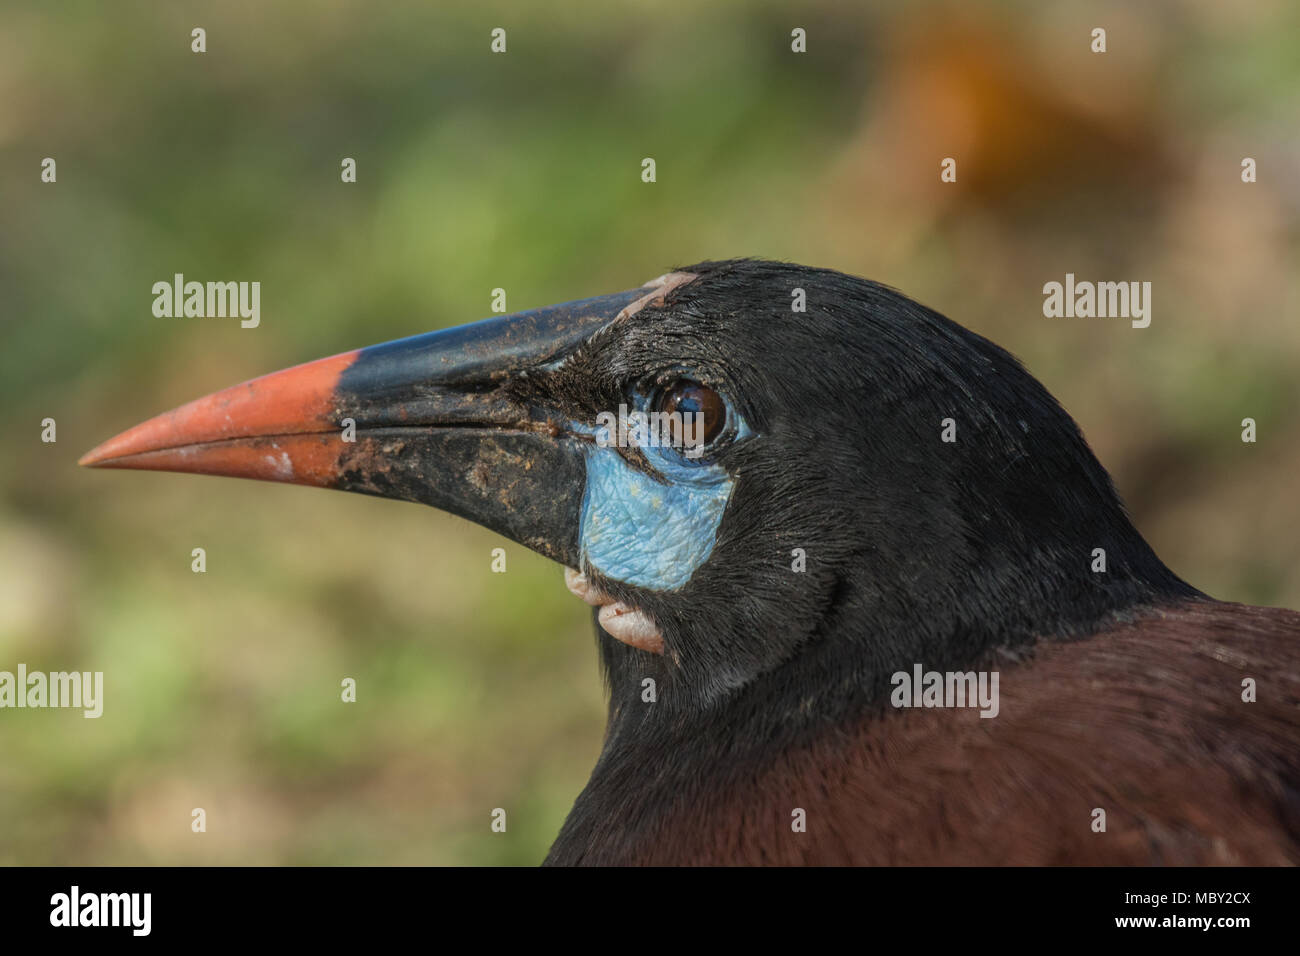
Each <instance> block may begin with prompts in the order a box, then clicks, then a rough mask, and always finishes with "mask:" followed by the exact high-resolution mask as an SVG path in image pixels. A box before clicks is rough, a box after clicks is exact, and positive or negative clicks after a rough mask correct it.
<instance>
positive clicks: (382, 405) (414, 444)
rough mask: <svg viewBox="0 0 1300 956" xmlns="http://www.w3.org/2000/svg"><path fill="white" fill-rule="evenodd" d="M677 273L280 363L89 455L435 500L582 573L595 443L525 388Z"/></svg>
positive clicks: (658, 293) (95, 461) (100, 460)
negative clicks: (586, 494)
mask: <svg viewBox="0 0 1300 956" xmlns="http://www.w3.org/2000/svg"><path fill="white" fill-rule="evenodd" d="M675 278H676V277H675V276H669V277H664V279H661V280H656V282H657V283H658V285H656V284H654V283H652V284H650V285H648V286H645V287H642V288H639V289H634V290H631V291H628V292H622V293H617V294H614V295H607V296H600V297H598V298H594V299H584V300H582V301H579V302H570V303H566V304H564V305H556V306H550V307H548V308H544V309H536V310H533V311H529V312H520V313H517V314H515V315H509V316H499V317H494V318H491V319H485V320H483V321H481V322H475V323H472V324H470V325H463V326H459V327H456V328H451V329H446V330H444V331H439V332H430V333H428V334H427V335H417V336H413V337H411V338H406V339H400V340H397V341H394V342H388V343H385V344H383V345H376V346H372V347H370V348H365V349H360V350H357V351H354V352H345V353H343V354H342V355H335V356H332V357H330V358H325V359H320V360H319V361H316V362H310V363H308V364H306V365H299V366H296V367H294V368H290V369H285V370H284V371H281V372H275V373H273V374H271V375H266V376H263V377H262V378H257V379H253V380H252V381H250V382H245V383H244V384H242V385H236V386H234V387H232V388H227V389H225V390H223V391H220V392H215V393H213V394H212V395H209V396H207V397H206V398H200V399H198V400H196V401H193V402H190V403H189V404H188V405H182V406H181V407H179V408H177V409H174V410H173V411H170V412H166V413H165V414H162V415H159V416H158V417H156V418H152V419H150V420H149V421H146V422H144V423H143V424H140V425H137V426H135V427H134V428H131V429H129V430H127V431H125V432H123V433H122V434H120V435H118V436H117V437H115V438H111V439H109V440H108V441H106V442H104V443H103V444H102V445H100V446H99V447H98V448H96V449H94V450H93V451H91V452H90V453H89V454H87V455H85V456H84V457H83V458H82V459H81V464H82V465H89V466H92V467H97V468H136V469H145V470H151V471H180V472H194V473H197V474H207V475H225V476H228V477H234V478H257V479H261V480H263V481H281V482H291V483H294V484H300V485H317V486H320V487H323V488H337V489H341V490H344V491H357V492H361V493H364V494H371V495H378V496H380V497H384V498H397V499H401V500H406V501H417V502H422V503H424V504H429V505H433V506H434V507H436V508H440V509H442V510H444V511H449V512H452V513H453V514H457V515H460V516H461V517H463V518H467V519H469V520H470V521H474V522H476V523H478V524H481V525H483V526H485V527H487V528H490V529H492V530H493V531H496V532H498V533H500V534H503V535H506V536H507V537H509V538H511V539H512V540H514V541H516V542H518V543H520V544H523V545H525V546H527V547H529V548H532V549H533V550H535V551H538V552H540V553H541V554H544V555H546V556H547V557H550V558H554V559H555V560H557V561H560V562H562V563H564V564H566V565H568V566H569V567H578V566H579V549H578V535H579V512H580V508H581V502H582V495H583V490H584V487H585V484H586V466H585V460H584V453H583V446H584V444H585V443H589V442H590V439H589V438H587V437H584V436H583V435H581V434H579V433H577V432H575V430H574V429H573V428H572V423H571V422H569V421H568V420H567V419H565V418H564V417H563V416H561V415H560V414H559V413H558V412H556V411H555V410H552V409H547V408H542V407H538V406H536V405H535V404H533V403H530V402H529V401H528V400H527V399H519V398H516V397H515V396H516V395H520V394H523V390H522V389H520V388H518V387H512V386H518V385H519V383H520V381H521V380H523V379H525V378H527V376H529V375H530V374H538V373H539V372H540V371H541V370H543V369H544V368H545V367H547V366H548V365H551V364H552V363H555V362H558V361H560V360H562V359H564V358H565V356H567V355H569V354H570V353H572V352H573V351H574V350H575V349H577V348H578V347H579V346H580V345H581V344H582V343H584V342H586V341H587V340H588V339H589V338H590V337H591V336H592V335H593V334H594V333H595V332H597V331H598V330H599V329H601V328H603V327H604V326H605V325H608V324H609V323H611V322H613V321H615V320H616V319H618V318H620V317H622V316H626V315H629V314H631V313H632V312H635V311H637V310H639V309H640V308H642V307H644V306H645V305H647V304H651V303H653V302H655V301H656V300H658V301H659V302H662V298H663V295H664V294H665V293H666V292H667V291H668V289H669V288H671V287H672V286H673V285H675V284H680V281H677V282H674V281H671V280H673V279H675ZM666 280H668V281H666Z"/></svg>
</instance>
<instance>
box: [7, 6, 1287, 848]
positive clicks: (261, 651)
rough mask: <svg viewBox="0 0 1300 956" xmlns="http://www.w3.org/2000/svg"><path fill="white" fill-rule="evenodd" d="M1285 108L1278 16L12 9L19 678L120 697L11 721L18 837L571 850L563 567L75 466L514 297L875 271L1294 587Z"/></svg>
mask: <svg viewBox="0 0 1300 956" xmlns="http://www.w3.org/2000/svg"><path fill="white" fill-rule="evenodd" d="M196 26H201V27H203V28H205V29H206V31H207V52H206V53H204V54H201V55H200V54H194V53H192V52H190V31H191V29H192V28H194V27H196ZM1096 26H1102V27H1105V28H1106V29H1107V30H1108V48H1109V49H1108V52H1107V53H1105V54H1094V53H1092V52H1090V49H1089V45H1090V31H1091V30H1092V28H1093V27H1096ZM494 27H504V28H505V29H506V30H507V53H506V54H504V55H494V54H492V53H490V52H489V33H490V31H491V29H492V28H494ZM795 27H802V28H804V29H805V30H806V31H807V37H808V40H807V43H808V52H807V53H806V54H801V55H800V54H795V53H792V52H791V50H790V32H791V30H792V29H793V28H795ZM1298 113H1300V7H1298V6H1297V5H1296V4H1295V3H1291V2H1284V0H1277V2H1262V0H1261V2H1250V3H1240V2H1239V3H1233V4H1222V3H1218V2H1211V0H1204V2H1189V3H1152V4H1142V5H1136V4H1131V3H1128V2H1103V3H1093V4H1087V5H1086V8H1085V7H1084V5H1080V4H1037V3H1027V2H1026V3H1018V4H996V5H988V6H983V7H981V6H978V5H975V4H965V3H963V4H957V5H949V4H935V3H908V4H906V5H905V6H904V5H903V4H898V5H896V6H895V5H890V6H883V5H881V6H868V5H864V4H859V3H848V2H844V3H837V2H809V3H803V4H788V3H775V2H773V3H737V2H719V3H710V4H707V5H702V4H699V3H696V2H687V0H676V2H662V3H652V2H643V3H632V4H625V5H618V6H615V5H611V4H604V3H598V2H594V0H584V2H575V3H558V4H518V3H516V4H504V3H494V2H486V3H473V4H470V3H461V4H433V3H428V2H406V3H386V4H373V3H364V2H349V3H344V2H329V0H326V2H321V0H311V2H306V0H303V2H290V3H277V4H263V3H254V2H242V3H229V2H221V3H217V2H194V3H186V4H164V3H140V2H114V3H112V4H103V3H98V2H95V3H91V2H84V3H63V4H49V3H43V2H19V3H15V2H12V0H10V2H7V3H6V4H5V6H4V8H3V11H2V12H0V217H2V219H0V222H2V225H0V329H2V332H0V335H2V338H0V342H2V345H3V351H2V352H0V396H2V398H3V403H4V414H3V456H2V457H0V669H7V670H14V669H15V668H16V666H17V664H18V663H19V662H24V663H26V664H27V665H28V667H29V668H30V669H33V670H36V669H42V670H63V669H77V670H103V671H105V672H106V676H105V680H106V684H107V686H106V691H105V712H104V716H103V717H102V718H100V719H99V720H86V719H84V718H83V717H82V716H81V714H80V712H79V711H64V710H43V711H40V710H22V711H18V710H6V711H0V863H5V864H16V863H24V864H35V863H60V864H72V863H77V864H139V863H144V864H149V863H183V864H184V863H195V864H198V863H233V864H244V863H249V864H266V863H362V864H378V863H396V864H416V863H437V864H448V863H475V864H497V863H505V864H531V863H536V862H538V861H540V860H541V858H542V857H543V855H544V854H545V851H546V848H547V847H548V845H549V843H550V841H551V839H552V838H553V837H554V835H555V833H556V832H557V830H558V828H559V825H560V822H561V821H562V819H563V817H564V815H565V813H566V812H567V810H568V808H569V806H570V805H571V803H572V801H573V799H574V797H575V796H576V795H577V793H578V790H579V789H580V787H581V785H582V783H583V782H584V781H585V779H586V775H587V773H588V772H589V770H590V768H591V766H592V764H593V762H594V760H595V757H596V754H597V753H598V750H599V746H600V738H601V731H602V725H603V704H602V692H601V686H600V681H599V676H598V670H597V666H596V658H595V654H594V651H593V639H592V636H591V625H590V619H589V616H588V611H587V608H586V607H585V606H584V605H581V604H580V603H579V602H577V601H576V600H574V599H573V598H572V597H571V596H570V595H568V594H567V592H566V591H565V590H564V587H563V584H562V575H561V570H560V568H559V567H558V566H555V565H552V564H550V563H548V562H546V561H545V560H543V559H541V558H539V557H536V556H534V555H532V554H531V553H529V552H526V551H524V550H523V549H522V548H520V547H517V546H515V545H513V544H510V543H508V542H505V541H503V540H501V539H498V538H496V537H494V536H493V535H491V534H489V533H487V532H484V531H481V530H479V529H477V528H475V527H472V526H470V525H468V524H466V523H464V522H462V521H459V520H457V519H453V518H449V517H446V516H443V515H440V514H438V513H436V512H434V511H432V510H429V509H422V508H420V507H417V506H415V505H409V504H399V503H396V502H391V501H382V500H373V499H368V498H364V497H361V496H352V495H349V496H344V495H337V494H327V493H325V492H322V491H318V490H313V489H305V488H298V487H286V486H274V485H267V484H258V483H252V482H237V481H228V480H219V479H212V478H200V477H193V476H180V475H166V474H149V473H129V472H85V471H81V470H78V469H77V468H76V466H75V461H76V459H77V457H78V456H79V455H80V454H81V453H82V452H84V451H86V450H87V449H89V448H90V447H91V446H93V445H95V444H97V443H98V442H100V441H101V440H103V439H105V438H107V437H109V436H110V435H113V434H115V433H116V432H118V431H120V430H122V429H123V428H125V427H127V426H129V425H133V424H135V423H136V422H138V421H141V420H143V419H144V418H146V417H149V416H151V415H153V414H155V413H157V412H159V411H161V410H163V409H166V408H169V407H172V406H174V405H176V404H179V403H181V402H183V401H186V400H189V399H191V398H195V397H197V396H199V395H201V394H205V393H207V392H209V391H211V390H214V389H217V388H221V387H223V386H226V385H230V384H233V383H235V382H237V381H241V380H243V379H246V378H250V377H252V376H254V375H257V374H261V373H263V372H267V371H270V370H273V369H277V368H280V367H282V366H286V365H290V364H295V363H297V362H300V361H304V360H307V359H311V358H316V357H319V356H323V355H327V354H330V353H333V352H337V351H341V350H344V349H349V348H353V347H356V346H361V345H368V344H372V343H375V342H379V341H383V340H386V339H389V338H393V337H398V336H403V335H408V334H413V333H417V332H423V331H426V330H429V329H433V328H437V327H440V326H443V325H451V324H458V323H461V322H464V321H468V320H471V319H475V318H479V317H482V316H484V315H487V314H488V313H489V310H490V293H491V290H492V289H493V288H496V287H503V288H505V289H506V290H507V295H508V304H509V307H510V308H511V309H512V310H514V309H523V308H530V307H534V306H539V305H544V304H548V303H551V302H557V301H563V300H568V299H574V298H580V297H585V296H589V295H595V294H599V293H603V292H611V291H617V290H620V289H625V288H629V287H631V286H634V285H637V284H639V283H641V282H643V281H645V280H646V279H649V278H650V277H652V276H655V275H658V274H660V273H662V272H664V271H666V270H667V269H669V268H670V267H672V266H674V265H679V264H685V263H690V262H692V261H695V260H699V259H704V258H710V257H713V258H722V257H730V256H739V255H750V256H766V257H772V258H783V259H790V260H794V261H799V262H804V263H808V264H812V265H821V266H829V267H833V268H837V269H841V270H844V271H847V272H852V273H856V274H859V275H866V276H870V277H872V278H875V279H879V280H881V281H884V282H887V283H889V284H891V285H894V286H896V287H898V288H900V289H902V290H904V291H905V292H907V293H908V294H910V295H912V296H913V297H915V298H917V299H920V300H921V301H923V302H926V303H927V304H929V305H932V306H934V307H936V308H938V309H940V310H941V311H943V312H945V313H946V314H948V315H949V316H951V317H952V318H954V319H956V320H957V321H959V322H961V323H963V324H965V325H967V326H968V327H970V328H972V329H975V330H976V331H979V332H981V333H983V334H985V335H987V336H989V337H991V338H993V339H994V340H995V341H997V342H999V343H1000V344H1002V345H1004V346H1006V347H1007V348H1009V349H1011V350H1012V351H1013V352H1015V353H1016V354H1018V355H1019V356H1020V357H1021V358H1022V359H1023V360H1024V361H1025V362H1026V364H1027V365H1028V367H1029V368H1030V370H1031V371H1032V372H1033V373H1035V374H1036V375H1037V376H1038V377H1039V378H1041V379H1042V380H1043V381H1044V383H1045V384H1046V385H1047V386H1048V387H1049V388H1050V389H1051V390H1052V391H1053V392H1054V393H1055V394H1056V396H1057V397H1058V398H1059V399H1060V400H1061V401H1062V403H1063V404H1064V405H1065V407H1066V408H1067V409H1068V410H1069V411H1070V412H1071V413H1072V414H1073V415H1074V416H1075V418H1076V419H1077V420H1078V421H1079V423H1080V424H1081V425H1082V427H1083V430H1084V432H1085V433H1086V435H1087V436H1088V438H1089V440H1090V441H1091V443H1092V445H1093V447H1094V449H1095V450H1096V451H1097V453H1098V456H1099V457H1100V458H1101V460H1102V461H1103V463H1105V464H1106V466H1107V467H1108V468H1109V469H1110V470H1111V472H1112V474H1114V476H1115V478H1116V480H1117V482H1118V484H1119V486H1120V489H1121V492H1122V493H1123V495H1124V496H1125V498H1126V500H1127V501H1128V503H1129V505H1130V507H1131V509H1132V511H1133V513H1134V516H1135V519H1136V522H1137V525H1138V527H1139V528H1140V529H1141V530H1142V531H1143V533H1144V534H1145V535H1146V536H1147V537H1148V539H1149V540H1150V541H1151V542H1152V543H1153V544H1154V546H1155V547H1156V550H1157V551H1158V552H1159V553H1160V554H1161V556H1162V557H1163V558H1164V559H1165V560H1166V561H1167V562H1168V563H1169V564H1170V565H1171V566H1172V567H1173V568H1174V569H1175V570H1176V571H1177V572H1178V573H1180V574H1182V575H1183V576H1185V577H1186V578H1187V579H1189V580H1190V581H1191V582H1193V583H1194V584H1196V585H1197V586H1199V587H1201V588H1202V589H1204V590H1206V591H1208V592H1209V593H1211V594H1212V595H1214V596H1216V597H1220V598H1224V599H1230V600H1237V601H1246V602H1252V603H1262V604H1281V605H1290V606H1292V607H1296V606H1300V560H1298V559H1300V533H1298V532H1300V527H1298V525H1300V521H1298V517H1300V505H1298V504H1297V495H1296V476H1297V474H1298V473H1300V420H1298V419H1297V417H1296V415H1295V411H1296V409H1297V408H1298V407H1300V374H1298V372H1300V321H1297V320H1298V318H1300V316H1298V314H1297V313H1298V310H1297V304H1298V303H1300V295H1298V294H1297V293H1298V286H1300V280H1298V279H1297V274H1296V264H1297V261H1298V256H1297V253H1298V252H1300V227H1298V224H1300V122H1297V120H1298V119H1300V116H1298ZM47 156H49V157H53V158H55V159H56V161H57V164H58V167H57V168H58V181H57V183H55V184H43V183H41V182H40V164H41V160H42V159H43V158H44V157H47ZM646 156H650V157H653V158H655V160H656V162H657V165H658V181H657V182H656V183H654V184H645V183H642V181H641V177H640V173H641V160H642V158H643V157H646ZM946 156H952V157H955V158H956V159H957V162H958V182H957V183H956V184H942V183H940V181H939V175H938V174H939V163H940V160H941V159H942V158H943V157H946ZM1246 156H1250V157H1253V158H1254V159H1256V160H1257V162H1258V168H1259V182H1258V183H1256V184H1253V185H1246V184H1243V183H1242V182H1241V179H1240V163H1241V160H1242V158H1243V157H1246ZM343 157H354V158H355V159H356V160H357V164H358V182H357V183H356V184H352V185H345V184H343V183H341V182H340V177H339V172H340V161H341V160H342V158H343ZM176 272H183V273H185V274H186V276H187V277H189V278H194V279H198V280H200V281H205V280H209V279H212V280H250V281H251V280H258V281H260V282H261V283H262V320H261V327H260V328H258V329H256V330H244V329H241V328H240V327H239V323H238V321H237V320H232V319H215V318H214V319H188V320H187V319H158V318H155V317H154V316H153V315H152V314H151V306H152V302H153V296H152V293H151V286H152V284H153V283H154V282H156V281H159V280H169V279H170V277H171V276H172V275H173V273H176ZM1066 272H1074V273H1075V274H1076V275H1077V276H1078V277H1079V278H1080V279H1085V278H1090V279H1111V280H1121V279H1122V280H1128V279H1134V280H1149V281H1151V282H1152V283H1153V286H1154V288H1153V300H1152V304H1153V321H1152V324H1151V327H1150V328H1148V329H1145V330H1134V329H1132V328H1130V327H1129V325H1128V323H1127V322H1125V321H1122V320H1120V321H1116V320H1102V319H1076V320H1068V319H1047V318H1044V317H1043V315H1042V301H1043V296H1042V286H1043V283H1045V282H1048V281H1052V280H1056V281H1060V280H1062V279H1063V277H1064V274H1065V273H1066ZM46 417H52V418H55V419H56V420H57V423H58V441H57V443H55V444H44V443H42V442H41V441H40V422H41V420H42V419H43V418H46ZM1245 417H1252V418H1255V419H1256V420H1257V422H1258V428H1259V441H1258V443H1256V444H1243V443H1242V442H1241V440H1240V431H1241V425H1240V422H1241V420H1242V419H1243V418H1245ZM497 546H504V547H505V548H506V550H507V553H508V562H509V564H508V567H509V571H508V573H507V574H504V575H497V574H492V573H490V570H489V564H490V551H491V549H492V548H493V547H497ZM195 547H204V548H206V549H207V555H208V570H207V573H206V574H194V573H192V572H191V570H190V561H191V558H190V552H191V549H193V548H195ZM345 676H351V677H355V678H356V679H357V681H358V686H359V700H358V702H357V703H356V704H350V705H345V704H342V703H340V702H339V682H340V680H341V679H342V678H343V677H345ZM194 807H203V808H204V809H205V810H206V811H207V814H208V830H207V833H205V834H202V835H196V834H194V833H192V832H191V830H190V811H191V809H192V808H194ZM495 807H502V808H505V809H506V810H507V811H508V814H509V829H508V832H507V833H505V834H494V833H492V832H491V831H490V827H489V824H490V814H491V811H492V810H493V808H495Z"/></svg>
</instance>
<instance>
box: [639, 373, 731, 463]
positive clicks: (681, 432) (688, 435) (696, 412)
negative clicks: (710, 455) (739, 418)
mask: <svg viewBox="0 0 1300 956" xmlns="http://www.w3.org/2000/svg"><path fill="white" fill-rule="evenodd" d="M656 405H657V407H656V408H655V411H657V412H659V413H660V414H661V415H667V416H673V415H676V416H680V421H679V420H678V419H677V418H669V419H668V420H667V421H666V422H664V428H665V430H666V431H667V432H668V433H669V434H668V438H669V440H670V441H671V443H672V445H673V447H675V448H682V447H689V445H691V444H703V445H707V444H709V443H710V442H712V441H713V440H714V439H715V438H717V437H718V436H719V435H720V434H722V429H723V428H724V427H725V426H726V424H727V404H726V402H724V401H723V399H722V396H721V395H719V394H718V393H717V392H715V391H714V390H713V389H711V388H709V387H708V386H707V385H702V384H700V383H699V382H697V381H694V380H693V379H688V378H683V379H679V380H677V381H676V382H674V383H673V384H672V386H671V387H669V388H668V389H666V390H665V391H664V392H663V393H662V395H661V396H660V398H659V401H658V402H657V403H656ZM696 416H698V417H696Z"/></svg>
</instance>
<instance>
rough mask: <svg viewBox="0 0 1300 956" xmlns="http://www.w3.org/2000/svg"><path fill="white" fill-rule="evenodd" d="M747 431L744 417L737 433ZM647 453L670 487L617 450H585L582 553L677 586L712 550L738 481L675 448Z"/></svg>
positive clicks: (619, 572) (641, 582) (616, 572)
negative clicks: (585, 471)
mask: <svg viewBox="0 0 1300 956" xmlns="http://www.w3.org/2000/svg"><path fill="white" fill-rule="evenodd" d="M748 433H749V429H748V428H747V427H745V424H744V422H743V421H741V422H739V428H738V436H737V437H742V436H746V435H748ZM642 451H643V452H644V453H645V455H646V458H647V459H648V460H649V461H650V464H651V465H652V466H653V467H654V469H655V470H656V471H658V472H659V473H660V474H661V475H662V476H663V477H664V479H665V480H666V482H667V483H666V484H664V483H661V482H658V481H656V480H655V479H653V478H651V477H650V476H648V475H646V474H643V473H642V472H639V471H637V470H635V469H634V468H632V467H630V466H629V465H628V463H627V462H626V461H624V460H623V458H622V456H620V455H619V453H618V450H617V449H615V448H608V447H600V446H599V445H593V446H589V447H588V448H587V450H586V458H587V488H586V492H585V493H584V495H583V498H582V523H581V526H580V529H579V540H580V542H581V546H582V558H583V560H584V561H585V562H586V563H588V564H590V565H591V566H592V567H594V568H595V569H596V570H597V571H599V572H600V573H601V574H603V575H605V576H606V577H608V578H613V579H614V580H616V581H622V582H624V583H626V584H632V585H636V586H637V587H642V588H646V589H648V590H651V591H675V590H677V589H678V588H681V587H683V586H684V585H685V584H686V583H687V582H688V581H689V580H690V579H691V577H692V576H693V575H694V574H695V571H696V569H697V568H699V567H700V565H702V564H703V563H704V562H705V561H707V560H708V559H709V555H710V554H712V553H713V545H714V543H715V542H716V541H717V536H718V525H720V524H721V523H722V514H723V512H724V511H726V510H727V502H728V501H729V500H730V498H731V490H732V487H733V486H734V485H735V480H734V479H733V478H732V477H731V476H730V475H729V474H727V470H726V469H725V468H723V467H722V466H721V465H717V464H704V463H701V462H699V461H689V460H685V459H683V458H682V456H681V455H680V454H679V453H678V452H676V451H674V450H672V449H665V448H656V447H651V448H643V449H642Z"/></svg>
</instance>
